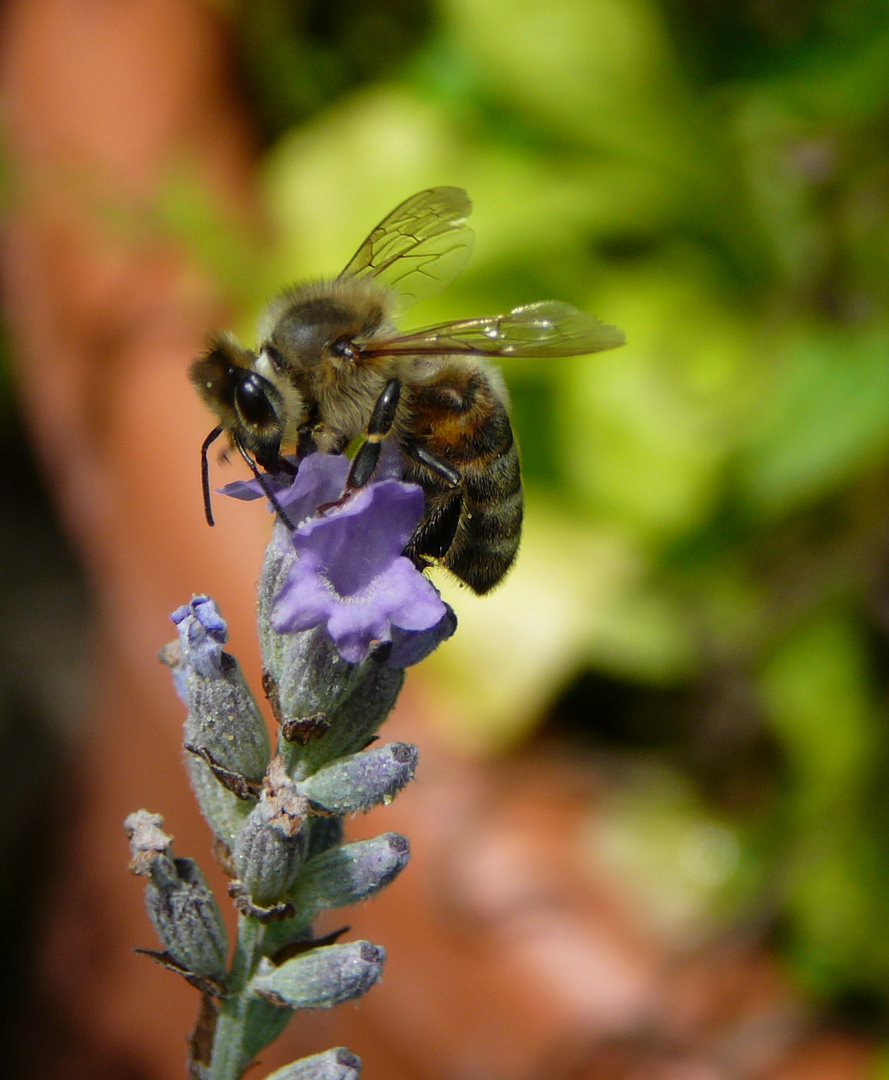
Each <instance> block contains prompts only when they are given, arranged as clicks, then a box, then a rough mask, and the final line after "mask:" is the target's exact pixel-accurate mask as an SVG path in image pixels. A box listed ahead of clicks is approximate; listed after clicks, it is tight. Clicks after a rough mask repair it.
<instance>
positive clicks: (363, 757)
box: [299, 742, 418, 814]
mask: <svg viewBox="0 0 889 1080" xmlns="http://www.w3.org/2000/svg"><path fill="white" fill-rule="evenodd" d="M417 756H418V755H417V748H416V747H415V746H412V745H411V744H410V743H402V742H393V743H386V745H385V746H380V747H372V748H371V749H370V750H364V751H362V752H361V753H360V754H352V755H351V756H350V757H345V758H341V759H340V760H339V761H335V762H334V763H333V764H332V765H328V766H327V768H325V769H319V771H318V772H316V773H313V774H312V776H309V777H307V778H306V779H305V780H303V781H302V782H301V783H300V785H299V788H300V791H301V792H302V793H303V794H304V795H307V796H308V797H309V798H310V799H311V800H312V802H315V803H318V804H319V805H320V806H323V807H324V808H325V809H326V810H329V811H330V812H331V813H334V814H351V813H355V812H356V811H358V810H370V809H371V807H373V806H376V805H377V804H378V803H381V802H388V801H390V800H391V799H392V798H394V796H395V795H397V794H398V792H399V791H401V789H402V788H403V787H404V785H405V784H407V783H408V781H410V780H412V779H413V775H414V771H415V769H416V767H417Z"/></svg>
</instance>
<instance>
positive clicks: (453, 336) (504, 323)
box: [362, 300, 626, 357]
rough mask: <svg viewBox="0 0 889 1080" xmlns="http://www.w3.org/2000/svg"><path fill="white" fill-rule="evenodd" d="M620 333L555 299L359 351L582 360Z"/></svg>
mask: <svg viewBox="0 0 889 1080" xmlns="http://www.w3.org/2000/svg"><path fill="white" fill-rule="evenodd" d="M625 340H626V339H625V338H624V334H623V331H622V330H618V328H617V327H616V326H606V325H605V323H601V322H599V320H598V319H596V318H594V317H593V316H592V315H588V314H587V313H586V312H585V311H580V310H579V309H578V308H575V307H572V306H571V305H570V304H563V303H561V302H560V301H557V300H543V301H541V302H540V303H538V304H526V305H525V306H524V307H517V308H513V310H512V311H510V312H509V314H508V315H491V316H489V317H487V318H482V319H463V320H461V321H460V322H448V323H440V324H438V325H437V326H426V327H424V328H423V329H422V330H412V331H409V332H408V333H406V334H399V335H398V336H397V337H393V338H390V339H389V340H388V341H385V340H384V341H373V342H371V343H370V344H369V345H365V346H363V347H362V352H364V353H365V354H366V355H371V356H374V355H382V356H403V355H415V356H429V355H434V354H439V355H444V356H456V355H460V354H461V353H462V354H464V355H466V354H468V355H471V356H517V357H521V356H528V357H532V356H537V357H546V356H585V355H586V354H587V353H594V352H601V351H602V350H603V349H615V348H617V346H618V345H623V344H624V341H625Z"/></svg>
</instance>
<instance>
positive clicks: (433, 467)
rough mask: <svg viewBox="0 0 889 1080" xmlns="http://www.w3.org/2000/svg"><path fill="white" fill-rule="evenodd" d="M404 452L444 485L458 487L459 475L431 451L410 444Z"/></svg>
mask: <svg viewBox="0 0 889 1080" xmlns="http://www.w3.org/2000/svg"><path fill="white" fill-rule="evenodd" d="M406 450H407V453H408V454H409V456H410V457H412V458H413V459H414V461H416V462H419V464H420V465H425V466H426V468H427V469H429V470H430V472H434V473H436V474H437V475H438V476H440V477H441V479H442V480H444V481H445V483H447V484H449V485H450V486H451V487H459V486H460V480H461V479H462V477H461V476H460V473H459V472H458V471H457V470H456V469H454V468H452V467H451V466H450V465H446V464H445V463H444V462H443V461H442V460H441V458H439V457H436V456H435V454H433V453H432V451H431V450H427V449H426V448H425V447H424V446H418V445H417V444H416V443H411V444H410V445H409V446H408V447H406Z"/></svg>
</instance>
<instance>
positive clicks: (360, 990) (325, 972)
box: [250, 941, 386, 1009]
mask: <svg viewBox="0 0 889 1080" xmlns="http://www.w3.org/2000/svg"><path fill="white" fill-rule="evenodd" d="M385 958H386V952H385V950H384V949H383V948H382V947H381V946H379V945H373V944H371V942H369V941H350V942H347V943H346V944H343V945H328V946H326V947H323V948H319V949H312V950H310V951H309V952H306V953H302V954H300V955H299V956H295V957H294V958H293V959H292V960H287V961H285V962H284V963H283V964H281V966H280V967H274V965H273V964H272V963H271V962H270V961H265V962H264V963H261V964H260V969H259V972H258V974H257V975H256V976H255V977H254V978H253V980H252V981H251V983H250V989H251V990H252V991H253V993H255V994H258V995H259V996H260V997H263V998H265V999H266V1000H267V1001H270V1002H272V1003H273V1004H275V1005H281V1006H284V1007H286V1008H290V1009H328V1008H330V1007H331V1006H332V1005H339V1004H340V1003H341V1002H343V1001H351V1000H353V999H354V998H359V997H361V996H362V994H366V993H367V991H368V990H370V988H371V987H372V986H373V985H374V983H375V982H376V981H377V979H379V977H380V975H381V974H382V970H383V961H384V960H385Z"/></svg>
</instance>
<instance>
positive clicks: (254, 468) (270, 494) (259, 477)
mask: <svg viewBox="0 0 889 1080" xmlns="http://www.w3.org/2000/svg"><path fill="white" fill-rule="evenodd" d="M234 443H235V446H236V447H237V448H238V453H239V454H240V455H241V457H242V458H243V459H244V460H245V461H246V462H247V464H248V465H249V467H250V471H251V472H252V473H253V476H254V479H255V480H256V482H257V483H258V484H259V486H260V487H261V488H262V493H263V495H265V497H266V498H267V499H268V501H269V502H270V503H271V504H272V509H273V510H274V511H275V513H276V514H277V515H278V517H279V518H280V519H281V521H282V522H283V523H284V525H286V526H287V528H288V529H289V530H290V532H293V530H294V529H295V528H296V526H295V525H294V524H293V522H292V521H291V520H290V518H289V517H288V516H287V515H286V514H285V513H284V509H283V507H282V506H281V504H280V503H279V502H278V499H277V496H276V495H275V492H274V489H273V488H272V486H271V484H270V483H269V481H268V477H267V475H266V473H264V472H262V471H261V470H260V468H259V466H258V465H257V464H256V462H255V461H254V460H253V458H252V456H251V455H250V454H249V453H248V451H247V450H246V449H245V448H244V447H243V446H242V445H241V444H240V442H239V441H238V440H237V439H235V440H234Z"/></svg>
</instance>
